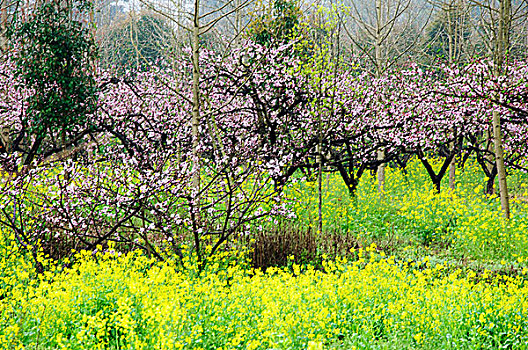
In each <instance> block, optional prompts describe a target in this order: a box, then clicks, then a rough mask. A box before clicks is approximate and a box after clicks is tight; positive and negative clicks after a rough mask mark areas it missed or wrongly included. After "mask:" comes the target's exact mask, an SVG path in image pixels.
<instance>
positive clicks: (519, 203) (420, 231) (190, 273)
mask: <svg viewBox="0 0 528 350" xmlns="http://www.w3.org/2000/svg"><path fill="white" fill-rule="evenodd" d="M477 174H478V172H477V170H476V169H475V168H474V167H472V166H471V165H466V167H465V168H464V170H463V171H460V173H459V174H458V178H457V179H458V184H457V190H456V191H454V192H452V191H449V190H448V189H447V188H442V192H441V194H439V195H438V194H435V193H434V191H433V190H432V185H430V184H429V182H428V179H427V177H426V175H424V174H423V173H422V172H421V170H420V168H419V164H418V163H411V164H410V165H409V167H408V168H407V174H404V173H403V172H401V171H400V170H397V169H388V171H387V183H386V191H385V193H384V194H383V195H379V194H378V193H377V189H376V184H375V182H374V179H373V178H370V177H368V176H365V177H364V178H363V179H362V182H361V183H360V187H359V189H358V193H357V196H356V197H355V198H349V197H348V195H347V194H346V190H345V189H344V187H343V186H342V185H341V182H340V181H339V179H338V178H337V177H335V176H334V175H331V174H330V175H328V176H327V177H325V182H324V184H323V191H324V192H323V195H324V196H323V197H324V213H323V214H324V226H325V230H326V231H328V232H329V231H331V232H333V234H341V235H348V236H349V237H352V238H353V239H354V244H353V246H352V247H351V249H350V247H348V246H347V249H348V251H347V252H345V253H344V254H342V253H340V254H337V255H338V256H337V257H333V256H332V254H331V253H332V251H331V245H330V248H328V247H327V248H328V249H327V248H324V245H323V244H321V242H324V240H325V237H317V236H312V238H311V240H310V242H311V243H310V244H311V247H312V248H310V249H315V251H314V254H313V255H309V256H308V257H310V258H306V259H304V260H299V259H298V258H297V257H293V256H292V257H290V258H289V259H287V261H286V263H284V264H283V265H285V266H283V267H268V268H267V269H266V272H262V270H259V269H253V268H252V267H251V263H252V261H251V260H252V259H253V260H254V258H255V255H254V252H251V251H247V247H248V246H247V245H246V246H244V245H242V244H238V246H241V247H242V248H246V249H245V251H240V250H239V251H236V250H234V248H233V249H231V250H224V251H223V252H221V253H220V254H219V255H218V256H216V257H215V258H214V259H213V260H212V261H210V262H209V264H208V265H207V266H206V268H205V270H204V271H202V272H201V273H198V271H197V269H196V263H195V261H194V260H193V258H192V256H191V257H189V255H188V254H184V256H185V257H184V259H183V261H181V260H180V258H179V256H177V255H175V254H174V253H171V252H169V251H167V252H160V254H162V255H163V256H164V257H165V260H164V261H159V260H154V259H150V258H148V257H146V256H144V255H143V254H141V253H140V252H137V251H136V252H130V253H119V252H118V251H117V249H116V248H115V247H112V246H111V245H110V246H109V247H108V249H106V250H103V249H102V247H99V249H97V252H75V253H74V254H73V256H72V258H71V259H70V260H71V261H68V259H66V260H63V261H60V262H59V263H57V262H52V261H49V260H47V259H46V257H40V258H39V260H40V261H41V262H42V263H43V264H44V265H45V270H46V272H44V273H42V274H39V275H37V274H36V272H35V268H34V266H33V263H32V261H33V259H32V258H31V257H29V256H28V254H31V253H30V252H31V251H32V250H31V249H27V248H24V247H21V246H19V245H17V244H16V243H15V242H16V240H15V237H14V236H13V234H12V233H11V232H9V231H8V230H7V229H5V228H3V229H2V230H1V233H2V234H1V235H0V243H1V244H0V250H1V251H0V271H1V272H0V348H5V349H61V348H63V349H97V348H99V349H125V348H129V349H179V348H181V349H307V348H313V349H319V348H321V346H322V348H324V349H333V348H336V349H337V348H340V349H354V348H356V349H405V348H408V349H451V348H452V349H498V348H505V349H523V348H527V347H528V345H527V344H528V322H527V320H528V285H527V282H526V275H527V273H528V268H527V266H528V264H527V261H526V260H527V258H528V238H527V237H526V232H527V231H528V230H527V227H528V204H527V203H526V201H525V199H526V197H527V193H526V191H527V188H526V183H527V182H526V175H525V174H522V173H512V174H510V177H509V179H510V181H511V184H512V187H513V188H514V196H515V200H514V205H513V210H512V213H513V216H512V219H511V220H510V222H505V221H503V220H502V219H501V216H500V206H499V202H498V200H497V198H494V197H486V196H484V195H482V190H483V189H482V187H481V185H480V184H481V183H482V182H483V179H482V178H481V177H480V176H478V175H477ZM287 190H288V191H289V193H288V196H289V197H290V198H294V199H295V200H294V202H293V204H292V206H293V211H294V212H295V214H296V219H294V220H293V221H290V222H289V224H290V225H291V226H290V227H305V228H310V227H315V223H316V218H317V209H316V203H317V195H316V194H317V191H316V189H315V185H313V184H310V183H307V182H297V183H295V184H293V185H292V186H291V187H290V188H288V189H287ZM272 223H273V222H272ZM269 226H270V223H266V222H263V223H262V230H264V231H266V230H267V228H268V227H269ZM310 232H312V235H314V232H316V230H314V229H311V230H310ZM274 234H275V235H279V234H280V230H276V231H275V233H274ZM256 237H257V240H256V241H255V242H253V241H249V242H250V244H249V246H250V247H251V249H253V250H255V249H259V245H258V244H262V242H261V241H260V243H258V244H257V242H258V241H259V237H260V238H262V236H259V235H257V236H256ZM336 242H337V241H336ZM232 243H234V242H232ZM341 243H342V242H341ZM349 243H350V242H349ZM302 244H303V242H298V245H299V246H300V247H301V248H302ZM336 244H337V243H336ZM229 246H231V247H233V246H237V244H230V245H229ZM185 248H186V247H185V246H183V247H182V249H185ZM301 248H299V249H298V250H297V251H298V252H301V251H302V249H301ZM242 250H244V249H242ZM341 252H342V250H341ZM282 253H287V252H282ZM261 254H270V251H265V250H263V251H261ZM327 254H328V256H332V259H327ZM339 256H341V257H339ZM268 265H272V264H268Z"/></svg>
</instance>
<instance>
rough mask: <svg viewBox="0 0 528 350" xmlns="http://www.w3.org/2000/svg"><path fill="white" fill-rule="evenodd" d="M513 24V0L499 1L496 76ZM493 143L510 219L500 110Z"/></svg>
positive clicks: (504, 209) (495, 116)
mask: <svg viewBox="0 0 528 350" xmlns="http://www.w3.org/2000/svg"><path fill="white" fill-rule="evenodd" d="M510 26H511V0H501V1H500V2H499V28H498V33H497V38H496V40H497V42H496V45H495V55H494V60H493V61H494V62H493V63H494V65H493V70H494V71H493V73H494V75H495V77H500V76H501V74H502V65H503V64H504V58H505V56H506V55H507V51H508V47H509V33H510ZM493 145H494V146H495V163H496V164H497V175H498V178H499V192H500V193H499V194H500V201H501V208H502V213H503V216H504V218H506V219H510V198H509V195H508V183H507V180H506V168H505V165H504V147H503V144H502V130H501V121H500V115H499V113H498V111H493Z"/></svg>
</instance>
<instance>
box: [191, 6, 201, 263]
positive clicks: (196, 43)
mask: <svg viewBox="0 0 528 350" xmlns="http://www.w3.org/2000/svg"><path fill="white" fill-rule="evenodd" d="M199 15H200V0H195V1H194V18H193V36H192V61H193V87H192V92H193V110H192V121H191V122H192V158H193V159H192V163H193V175H192V187H193V193H192V198H191V200H192V205H191V210H192V211H193V213H192V215H191V217H192V218H193V221H194V223H193V235H194V244H195V249H196V254H197V255H198V260H199V262H200V263H201V260H202V259H201V258H202V257H201V251H200V233H199V232H198V227H199V225H198V222H199V221H200V170H201V164H200V156H201V155H200V150H199V146H200V17H199Z"/></svg>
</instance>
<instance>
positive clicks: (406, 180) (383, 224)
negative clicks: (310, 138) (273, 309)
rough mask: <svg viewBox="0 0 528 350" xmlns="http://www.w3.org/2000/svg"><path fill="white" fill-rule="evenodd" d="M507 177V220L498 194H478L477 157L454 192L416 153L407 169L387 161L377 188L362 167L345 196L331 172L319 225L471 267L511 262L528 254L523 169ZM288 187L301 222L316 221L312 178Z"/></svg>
mask: <svg viewBox="0 0 528 350" xmlns="http://www.w3.org/2000/svg"><path fill="white" fill-rule="evenodd" d="M508 180H509V182H510V183H509V184H510V188H511V194H512V220H510V222H505V221H504V220H503V219H502V218H501V215H502V214H501V211H500V202H499V199H498V198H497V197H496V196H486V195H484V194H483V191H484V188H483V184H484V182H485V178H484V177H483V176H481V175H480V172H479V169H478V168H477V166H475V165H471V164H470V165H466V167H465V169H463V170H459V172H458V174H457V188H456V190H455V191H454V192H453V191H450V190H449V188H448V187H447V184H444V185H443V186H442V191H441V193H440V194H439V195H438V194H436V193H435V191H434V189H433V186H432V184H431V182H430V180H429V178H428V176H427V174H426V173H425V171H424V170H423V168H422V167H421V165H420V164H419V162H417V161H414V162H411V164H410V165H409V167H408V168H407V174H405V173H403V172H401V171H400V170H398V169H392V168H388V169H387V176H386V184H385V189H386V192H385V193H384V194H383V195H380V194H379V193H378V192H377V188H376V182H375V181H376V180H375V177H373V176H368V175H365V176H364V177H363V178H362V181H361V183H360V186H359V189H358V192H357V196H356V197H355V198H350V196H348V194H347V192H346V189H345V186H344V185H343V184H342V181H341V180H340V178H339V177H338V176H337V175H336V174H329V175H327V176H326V177H325V182H324V184H323V202H324V207H323V224H324V228H325V230H330V231H333V230H337V231H339V232H342V233H346V232H348V233H352V234H353V235H354V236H355V237H357V238H358V239H359V240H360V241H361V242H362V245H369V244H371V243H376V244H377V246H378V248H379V249H382V250H384V251H385V253H386V254H388V255H396V256H398V257H409V258H418V257H423V256H427V255H429V256H432V257H433V258H434V259H440V260H442V261H443V260H448V261H453V262H455V261H458V262H460V263H463V264H469V265H471V266H473V267H477V266H485V267H500V265H508V266H511V264H512V263H513V264H514V265H516V264H518V263H522V262H524V261H526V259H528V235H527V234H526V232H528V201H527V198H528V176H527V174H524V173H521V172H513V173H511V174H510V175H509V178H508ZM445 181H447V179H446V180H445ZM290 193H291V194H290V196H291V197H294V198H296V202H295V204H294V211H295V213H296V214H297V217H298V221H299V223H300V224H301V225H304V226H312V227H314V228H315V227H316V221H317V191H316V187H315V183H306V182H304V183H303V182H299V183H297V184H295V185H294V186H292V187H291V188H290Z"/></svg>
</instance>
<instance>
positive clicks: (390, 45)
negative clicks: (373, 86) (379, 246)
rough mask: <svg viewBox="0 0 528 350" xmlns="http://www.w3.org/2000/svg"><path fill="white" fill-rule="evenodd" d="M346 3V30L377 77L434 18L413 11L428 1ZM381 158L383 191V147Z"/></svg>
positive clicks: (380, 186)
mask: <svg viewBox="0 0 528 350" xmlns="http://www.w3.org/2000/svg"><path fill="white" fill-rule="evenodd" d="M345 5H349V6H348V7H347V8H348V10H345V14H346V15H347V19H350V20H349V21H345V19H344V18H343V23H344V30H345V32H346V33H347V36H348V38H349V39H350V40H351V42H352V43H353V47H354V48H355V50H358V51H359V53H360V54H361V55H362V56H363V57H365V58H366V60H367V63H368V64H370V65H371V66H372V67H373V69H372V71H373V74H374V75H375V76H376V78H381V77H382V75H383V74H384V73H385V72H387V70H389V69H390V68H391V67H392V66H394V65H395V64H396V63H397V62H399V60H400V59H401V58H402V57H404V56H405V55H406V54H408V53H409V52H411V50H412V49H413V47H414V45H415V43H416V41H417V40H418V39H419V37H420V33H421V32H422V31H423V29H424V28H425V25H426V24H427V22H428V21H429V17H430V14H429V15H428V16H426V17H425V19H423V18H422V19H421V22H422V23H417V21H416V20H417V19H418V18H420V16H417V15H416V14H413V11H416V10H418V9H419V11H418V12H420V13H422V14H423V11H424V10H427V9H428V7H427V6H426V4H425V3H422V5H418V3H417V2H415V1H413V0H395V1H394V0H375V1H373V2H363V1H358V0H349V3H348V4H346V3H345ZM429 12H430V11H429ZM410 33H413V34H414V35H410ZM377 158H378V161H379V162H380V165H379V166H378V170H377V176H378V189H379V190H380V192H383V188H384V182H385V158H386V155H385V151H384V150H383V149H379V150H378V155H377Z"/></svg>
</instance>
